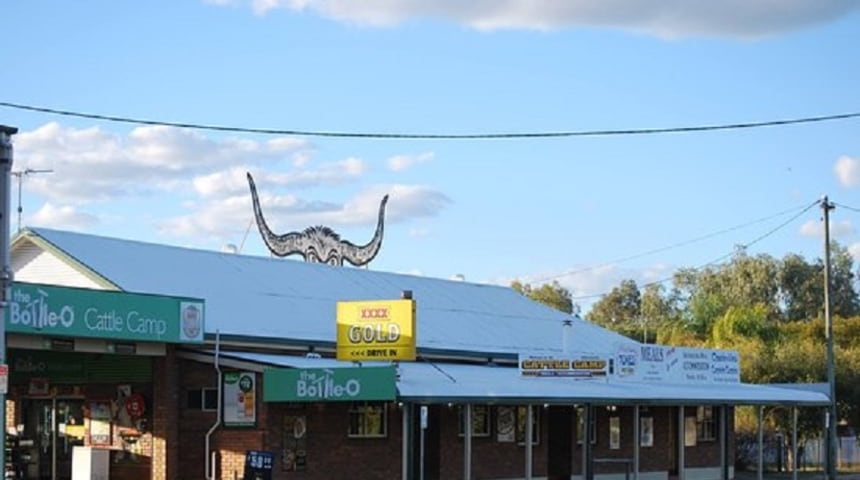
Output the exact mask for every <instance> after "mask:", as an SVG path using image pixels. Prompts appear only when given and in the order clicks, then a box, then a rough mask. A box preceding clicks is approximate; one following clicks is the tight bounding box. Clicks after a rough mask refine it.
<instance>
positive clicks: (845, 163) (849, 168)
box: [833, 155, 860, 187]
mask: <svg viewBox="0 0 860 480" xmlns="http://www.w3.org/2000/svg"><path fill="white" fill-rule="evenodd" d="M833 171H834V172H836V178H838V179H839V184H840V185H842V186H843V187H856V186H858V185H860V160H858V159H856V158H852V157H849V156H847V155H843V156H841V157H839V159H838V160H836V165H834V167H833Z"/></svg>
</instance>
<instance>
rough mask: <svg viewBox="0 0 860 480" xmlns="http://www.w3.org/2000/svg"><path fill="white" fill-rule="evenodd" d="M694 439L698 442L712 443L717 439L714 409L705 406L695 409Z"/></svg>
mask: <svg viewBox="0 0 860 480" xmlns="http://www.w3.org/2000/svg"><path fill="white" fill-rule="evenodd" d="M696 438H697V439H698V440H700V441H713V440H716V439H717V428H716V420H715V419H714V407H710V406H707V407H698V408H697V409H696Z"/></svg>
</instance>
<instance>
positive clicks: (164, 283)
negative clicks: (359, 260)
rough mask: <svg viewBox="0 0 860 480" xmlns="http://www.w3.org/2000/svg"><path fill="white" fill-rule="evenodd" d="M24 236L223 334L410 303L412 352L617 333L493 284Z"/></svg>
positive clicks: (600, 340)
mask: <svg viewBox="0 0 860 480" xmlns="http://www.w3.org/2000/svg"><path fill="white" fill-rule="evenodd" d="M25 241H31V242H33V243H36V244H39V245H41V246H42V247H43V248H44V249H46V250H50V251H52V252H54V253H55V254H57V255H60V256H63V257H65V259H66V261H67V262H69V263H72V264H74V265H77V266H78V268H81V269H83V270H84V271H82V272H81V273H82V274H85V275H90V276H95V277H97V278H100V279H102V280H103V283H104V284H105V285H109V286H116V287H118V288H120V289H122V290H125V291H129V292H139V293H152V294H162V295H176V296H187V297H196V298H202V299H204V300H205V301H206V331H207V332H208V333H210V334H211V333H214V332H215V331H216V330H217V331H219V332H220V333H221V335H222V336H226V337H233V338H236V337H239V338H246V339H248V340H250V341H253V340H254V339H262V338H272V339H290V340H292V341H298V342H308V344H315V343H316V344H331V345H333V344H334V342H335V338H336V337H335V306H336V302H337V301H338V300H382V299H395V298H400V296H401V292H402V291H404V290H411V291H412V293H413V298H415V300H416V302H417V342H418V349H419V352H421V351H422V350H423V351H425V352H427V351H446V352H459V353H461V354H468V355H473V356H477V357H485V358H488V357H492V356H497V355H504V356H507V357H508V358H515V355H516V354H517V353H519V352H524V351H528V352H536V353H547V354H552V353H560V352H561V350H562V322H563V321H565V320H573V325H572V329H571V332H570V333H571V334H570V342H571V343H570V349H571V350H583V351H590V352H591V351H605V352H609V351H612V350H613V349H614V348H616V347H617V345H618V344H619V343H635V342H633V341H632V340H630V339H628V338H627V337H624V336H621V335H619V334H617V333H614V332H612V331H609V330H606V329H604V328H601V327H598V326H596V325H594V324H592V323H589V322H586V321H584V320H582V319H579V318H578V317H573V316H570V315H567V314H565V313H563V312H559V311H557V310H555V309H552V308H549V307H546V306H544V305H542V304H539V303H537V302H533V301H531V300H529V299H527V298H525V297H524V296H522V295H521V294H519V293H518V292H516V291H514V290H512V289H510V288H508V287H503V286H498V285H488V284H479V283H471V282H462V281H453V280H443V279H437V278H428V277H420V276H415V275H405V274H398V273H388V272H380V271H374V270H369V269H360V268H352V267H335V266H329V265H325V264H318V263H306V262H302V261H295V260H289V259H278V258H267V257H258V256H248V255H240V254H232V253H223V252H216V251H208V250H196V249H189V248H181V247H174V246H166V245H159V244H153V243H144V242H139V241H131V240H124V239H118V238H108V237H101V236H94V235H88V234H81V233H74V232H67V231H59V230H51V229H45V228H31V229H26V230H24V231H23V232H22V233H21V234H19V236H18V237H16V238H15V240H14V242H15V244H18V243H19V242H25Z"/></svg>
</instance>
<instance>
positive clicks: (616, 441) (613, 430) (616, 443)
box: [609, 417, 621, 450]
mask: <svg viewBox="0 0 860 480" xmlns="http://www.w3.org/2000/svg"><path fill="white" fill-rule="evenodd" d="M609 448H610V450H618V449H620V448H621V418H620V417H609Z"/></svg>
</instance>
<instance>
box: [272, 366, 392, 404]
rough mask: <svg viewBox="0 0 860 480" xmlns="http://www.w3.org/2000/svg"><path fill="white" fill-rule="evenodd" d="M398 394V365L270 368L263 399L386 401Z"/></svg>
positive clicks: (285, 400)
mask: <svg viewBox="0 0 860 480" xmlns="http://www.w3.org/2000/svg"><path fill="white" fill-rule="evenodd" d="M396 396H397V387H396V374H395V369H394V367H360V368H302V369H296V368H267V369H266V370H264V371H263V401H266V402H351V401H386V400H394V399H395V398H396Z"/></svg>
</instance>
